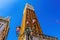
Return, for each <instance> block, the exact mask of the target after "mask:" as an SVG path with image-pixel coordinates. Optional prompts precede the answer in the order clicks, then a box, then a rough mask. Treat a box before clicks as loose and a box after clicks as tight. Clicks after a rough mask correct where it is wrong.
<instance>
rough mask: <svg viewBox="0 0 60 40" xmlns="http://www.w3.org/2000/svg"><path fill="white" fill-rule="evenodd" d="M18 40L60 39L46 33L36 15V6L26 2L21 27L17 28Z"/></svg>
mask: <svg viewBox="0 0 60 40" xmlns="http://www.w3.org/2000/svg"><path fill="white" fill-rule="evenodd" d="M17 33H18V34H19V35H18V40H58V39H57V38H56V37H52V36H48V35H44V34H43V32H42V29H41V27H40V25H39V22H38V20H37V17H36V15H35V11H34V8H33V7H32V6H31V5H30V4H26V6H25V9H24V13H23V19H22V24H21V27H20V26H19V27H18V28H17Z"/></svg>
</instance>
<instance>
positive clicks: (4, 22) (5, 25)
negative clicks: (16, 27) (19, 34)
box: [0, 17, 9, 40]
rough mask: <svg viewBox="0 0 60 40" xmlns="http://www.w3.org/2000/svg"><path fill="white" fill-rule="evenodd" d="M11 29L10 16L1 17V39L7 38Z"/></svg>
mask: <svg viewBox="0 0 60 40" xmlns="http://www.w3.org/2000/svg"><path fill="white" fill-rule="evenodd" d="M8 31H9V17H7V18H3V17H0V40H6V38H7V34H8Z"/></svg>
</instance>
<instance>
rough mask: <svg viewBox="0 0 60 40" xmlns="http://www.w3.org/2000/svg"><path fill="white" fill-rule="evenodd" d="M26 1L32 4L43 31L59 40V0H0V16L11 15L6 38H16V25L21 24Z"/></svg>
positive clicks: (11, 39) (15, 39) (14, 39)
mask: <svg viewBox="0 0 60 40" xmlns="http://www.w3.org/2000/svg"><path fill="white" fill-rule="evenodd" d="M26 3H29V4H31V5H33V7H34V9H35V13H36V16H37V19H38V21H39V23H40V25H41V28H42V31H43V33H44V34H47V35H50V36H56V37H58V39H59V40H60V31H59V30H60V1H59V0H0V16H3V17H7V16H10V17H11V18H10V26H9V27H10V30H9V34H8V37H7V40H18V39H17V35H16V27H17V26H20V25H21V21H22V16H23V11H24V7H25V4H26Z"/></svg>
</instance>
